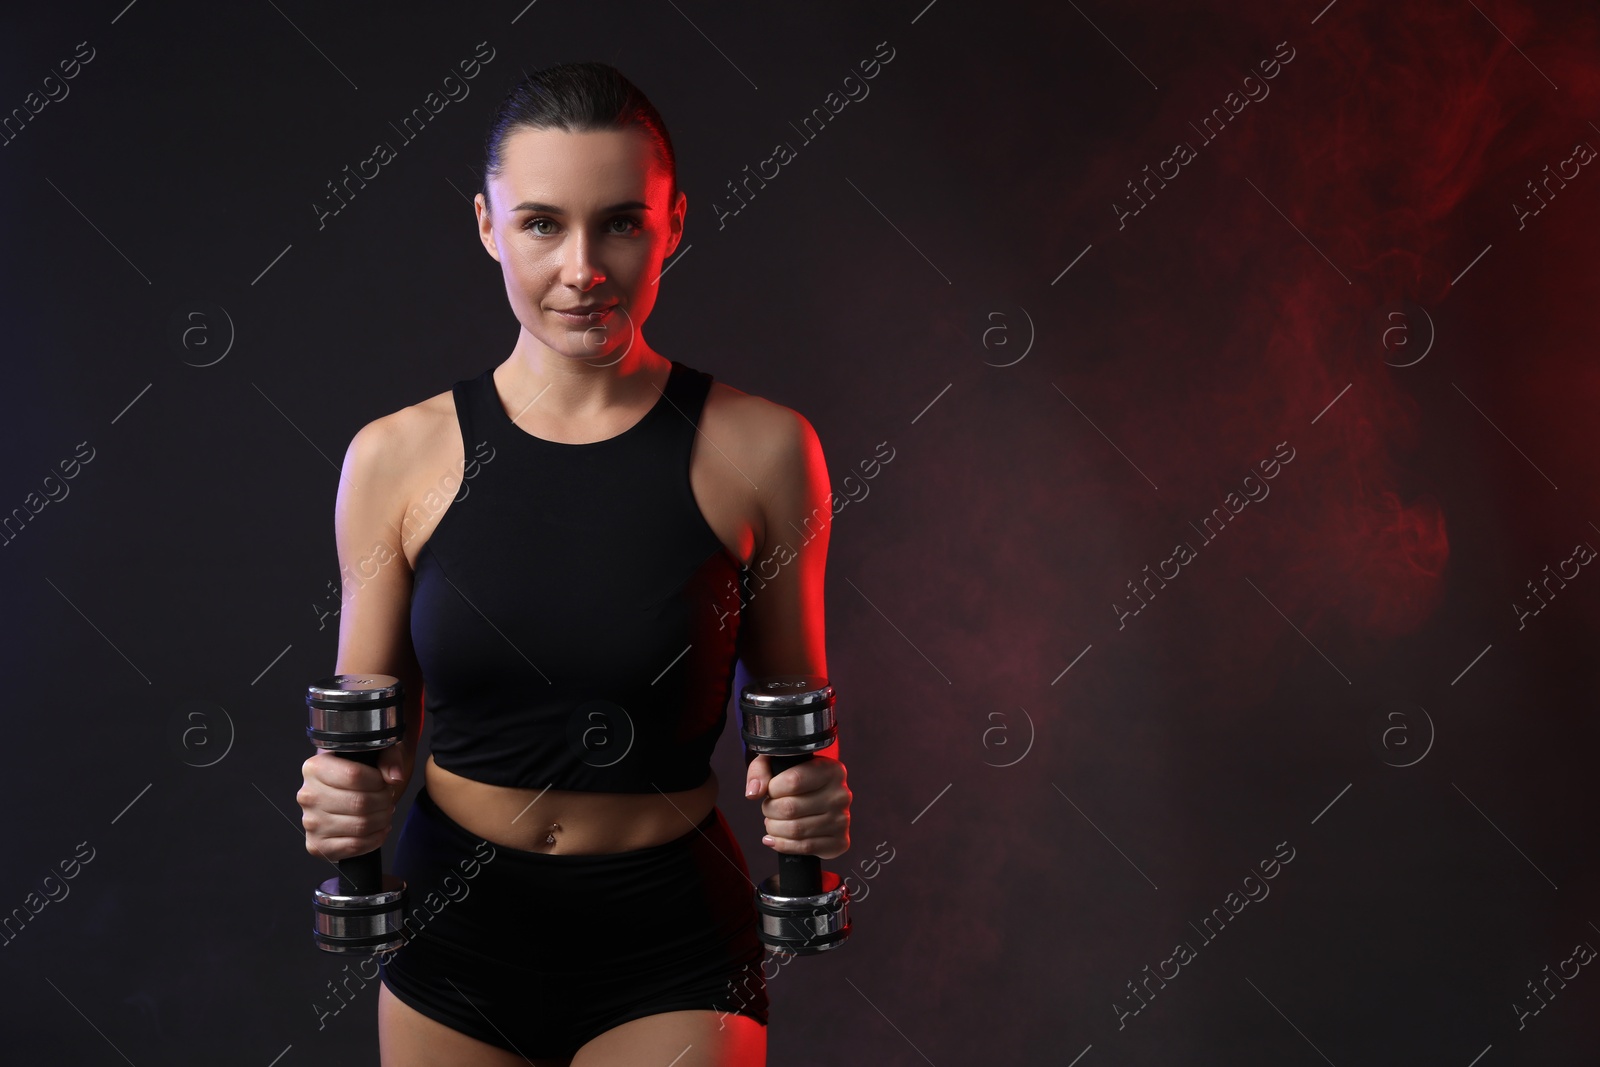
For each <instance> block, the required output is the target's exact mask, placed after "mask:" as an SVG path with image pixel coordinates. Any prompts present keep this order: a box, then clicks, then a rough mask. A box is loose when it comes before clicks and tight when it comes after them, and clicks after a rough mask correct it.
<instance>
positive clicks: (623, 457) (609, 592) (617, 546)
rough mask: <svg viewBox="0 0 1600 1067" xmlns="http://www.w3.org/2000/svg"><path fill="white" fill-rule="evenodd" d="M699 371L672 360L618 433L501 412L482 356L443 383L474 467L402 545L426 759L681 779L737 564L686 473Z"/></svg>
mask: <svg viewBox="0 0 1600 1067" xmlns="http://www.w3.org/2000/svg"><path fill="white" fill-rule="evenodd" d="M710 388H711V376H710V375H709V374H706V373H705V372H703V371H698V370H694V369H693V368H690V367H687V366H685V365H683V364H682V363H679V362H678V361H677V360H673V361H672V373H671V374H670V376H669V377H668V379H667V384H666V389H665V391H664V392H663V393H662V395H661V396H660V397H658V398H657V400H656V403H655V406H653V407H652V408H651V409H650V411H649V412H648V413H647V414H646V415H645V416H644V418H643V419H641V420H640V421H639V422H637V423H635V424H634V425H633V426H631V427H629V428H628V429H626V430H624V431H623V432H622V433H620V434H618V435H616V436H615V437H610V438H607V439H606V440H604V441H595V442H592V443H588V444H563V443H560V442H556V441H547V440H545V439H543V438H541V437H535V436H533V435H532V434H530V433H528V432H527V431H525V430H523V429H522V428H521V427H519V426H517V425H516V424H515V423H513V422H512V421H511V417H510V416H509V415H507V414H506V411H505V409H504V408H503V407H502V406H501V404H500V399H499V396H498V394H497V392H496V390H495V386H494V378H493V368H491V369H490V370H486V371H484V372H483V373H482V374H480V375H478V376H477V377H476V378H472V379H469V380H465V381H460V382H456V383H455V385H454V387H453V388H452V393H453V394H454V397H455V405H456V417H457V420H458V421H459V423H460V426H461V434H462V442H463V445H464V446H465V453H466V454H467V455H468V456H474V455H475V454H476V455H478V456H483V455H485V453H484V452H483V451H482V444H483V443H484V442H487V443H488V444H489V446H490V447H491V448H492V451H491V452H488V453H486V454H487V455H488V456H489V457H490V458H488V459H487V460H486V461H485V460H482V459H479V460H477V461H476V462H475V463H474V468H475V469H474V470H473V471H472V473H471V477H469V478H466V479H464V480H463V481H462V485H461V489H460V490H459V492H458V493H457V495H456V497H455V498H454V499H453V500H451V502H450V504H449V506H448V507H447V508H446V510H445V512H444V514H443V516H441V517H440V519H439V521H438V523H437V525H436V526H435V527H434V531H433V533H432V534H431V535H430V536H429V538H428V540H427V542H426V543H425V544H424V545H423V546H422V551H421V552H420V553H419V554H418V556H417V564H416V574H415V580H414V582H413V586H412V594H411V639H412V644H413V646H414V647H415V649H416V654H417V660H418V663H419V664H420V666H421V668H422V675H423V687H424V691H425V698H426V703H425V706H424V711H425V715H424V717H425V718H427V719H430V720H432V723H433V727H432V733H431V735H430V738H431V742H430V744H431V750H432V753H433V758H434V762H436V763H437V764H438V765H439V766H441V767H443V768H445V769H446V770H449V771H452V772H454V773H456V774H459V775H462V776H464V777H467V778H473V779H476V780H478V781H481V782H487V783H490V784H493V785H506V786H518V787H523V788H530V789H543V788H545V787H552V788H556V789H573V790H586V791H594V792H614V793H648V792H653V791H655V790H656V789H660V790H662V791H663V792H668V793H670V792H674V791H677V790H683V789H693V788H694V787H696V786H698V785H700V784H701V783H703V782H704V781H705V780H706V778H707V777H708V776H709V775H710V773H711V764H710V760H711V752H712V750H713V749H714V748H715V747H716V744H717V739H718V737H720V736H721V734H722V730H723V727H724V725H725V724H726V721H727V703H728V697H729V695H730V693H731V691H732V688H733V675H734V664H735V659H736V657H737V644H738V635H739V622H740V618H741V615H742V608H743V605H744V599H743V594H742V591H743V583H742V582H740V581H739V577H740V570H741V566H740V563H739V561H738V560H737V559H736V558H735V557H734V556H733V554H732V553H730V552H729V551H728V549H727V547H726V546H724V545H723V543H722V541H721V539H720V538H719V537H718V536H717V535H716V533H715V532H714V531H713V530H712V529H711V527H710V525H709V524H708V523H707V522H706V520H705V517H704V516H703V515H702V514H701V512H700V508H699V506H698V505H697V504H696V503H695V499H694V494H693V493H692V492H691V490H690V487H689V457H690V448H691V447H692V446H693V444H694V440H695V435H696V433H697V432H698V430H697V426H698V424H699V420H700V411H701V408H702V407H703V405H704V404H705V399H706V394H707V393H708V391H709V390H710Z"/></svg>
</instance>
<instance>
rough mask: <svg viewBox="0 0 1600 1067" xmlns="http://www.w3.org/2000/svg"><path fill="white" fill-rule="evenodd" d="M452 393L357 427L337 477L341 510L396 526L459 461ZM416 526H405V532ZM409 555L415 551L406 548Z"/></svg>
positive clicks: (364, 521)
mask: <svg viewBox="0 0 1600 1067" xmlns="http://www.w3.org/2000/svg"><path fill="white" fill-rule="evenodd" d="M464 458H465V457H464V452H463V448H462V442H461V434H460V432H459V430H458V429H457V422H456V410H455V398H454V397H453V396H452V395H451V393H450V391H449V390H445V391H444V392H441V393H436V394H434V395H433V396H430V397H428V398H427V399H425V400H422V401H419V402H418V403H415V404H409V405H407V406H406V407H403V408H401V409H399V410H398V411H393V412H390V413H389V414H387V415H382V416H379V417H378V418H376V419H373V420H372V421H371V422H369V423H367V424H366V425H364V426H362V427H361V429H359V430H358V431H356V433H355V436H354V437H352V438H351V440H350V447H349V449H348V450H347V451H346V453H345V461H344V471H343V473H342V475H341V478H340V493H339V495H340V508H341V510H359V511H360V512H361V514H362V517H363V518H362V519H361V520H358V521H359V522H361V524H362V525H373V528H374V530H375V529H376V526H375V525H374V524H377V523H382V524H384V525H385V526H386V527H387V528H389V529H390V530H398V529H401V528H402V527H403V526H404V524H403V523H402V521H401V519H402V517H403V516H405V515H406V514H407V513H408V512H410V511H411V510H412V505H413V504H415V503H416V502H417V501H418V500H419V499H420V498H421V497H422V496H423V495H424V494H425V493H426V492H427V491H428V489H429V488H430V487H431V486H433V485H434V483H438V482H442V481H447V480H448V477H449V472H450V471H451V470H457V471H459V469H460V468H461V466H462V463H463V461H464ZM415 532H416V531H412V530H410V529H407V533H408V538H407V540H409V539H410V538H409V535H411V534H414V533H415ZM406 557H407V559H408V561H411V562H414V561H415V556H414V555H413V554H412V553H411V552H410V551H406Z"/></svg>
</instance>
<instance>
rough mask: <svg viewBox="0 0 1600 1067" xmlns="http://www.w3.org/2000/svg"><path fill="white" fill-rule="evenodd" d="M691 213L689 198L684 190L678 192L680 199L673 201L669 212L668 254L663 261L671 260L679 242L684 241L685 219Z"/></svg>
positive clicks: (663, 257)
mask: <svg viewBox="0 0 1600 1067" xmlns="http://www.w3.org/2000/svg"><path fill="white" fill-rule="evenodd" d="M688 211H689V197H688V196H687V195H686V194H685V193H684V191H683V190H682V189H679V190H678V197H677V199H676V200H674V201H673V203H672V207H671V209H670V210H669V211H668V212H667V226H668V228H669V229H668V237H667V254H666V255H664V256H662V257H661V258H662V259H671V258H672V253H674V252H676V251H677V250H678V242H680V241H682V240H683V217H684V215H685V214H687V213H688Z"/></svg>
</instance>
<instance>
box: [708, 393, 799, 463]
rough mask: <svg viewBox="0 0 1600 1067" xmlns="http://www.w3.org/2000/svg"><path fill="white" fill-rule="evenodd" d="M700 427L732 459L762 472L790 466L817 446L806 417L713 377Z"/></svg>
mask: <svg viewBox="0 0 1600 1067" xmlns="http://www.w3.org/2000/svg"><path fill="white" fill-rule="evenodd" d="M700 428H701V430H702V431H704V433H705V434H706V436H707V437H709V438H711V440H713V441H714V442H716V444H717V445H718V446H719V447H720V448H722V449H723V450H725V451H726V452H727V453H728V457H729V459H730V460H732V461H733V462H735V463H739V464H740V465H741V467H742V466H744V463H742V462H741V460H742V461H745V462H748V463H749V464H751V465H754V466H755V467H757V468H758V469H760V470H762V471H764V472H769V473H770V472H772V471H774V470H775V469H777V468H782V467H787V466H793V465H794V464H795V463H797V462H801V461H803V460H804V459H805V455H806V453H807V452H809V451H810V450H812V449H814V448H817V447H818V445H817V439H816V431H815V430H814V429H813V428H812V426H811V423H810V421H809V420H807V419H806V417H805V416H804V415H802V414H800V413H799V412H798V411H796V410H794V409H793V408H790V407H785V406H784V405H783V404H779V403H775V402H773V401H771V400H768V399H767V398H765V397H762V396H757V395H755V394H754V393H746V392H744V391H742V390H740V389H735V388H734V387H733V386H731V385H727V384H726V383H724V382H720V381H713V382H712V383H711V392H710V393H709V394H707V396H706V404H705V409H704V410H703V412H702V413H701V416H700Z"/></svg>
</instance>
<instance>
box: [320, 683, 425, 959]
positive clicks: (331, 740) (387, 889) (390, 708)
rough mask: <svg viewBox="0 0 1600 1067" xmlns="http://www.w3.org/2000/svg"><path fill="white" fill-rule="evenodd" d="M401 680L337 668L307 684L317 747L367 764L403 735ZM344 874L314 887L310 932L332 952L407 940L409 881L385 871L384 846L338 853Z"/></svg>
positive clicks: (377, 948) (367, 951)
mask: <svg viewBox="0 0 1600 1067" xmlns="http://www.w3.org/2000/svg"><path fill="white" fill-rule="evenodd" d="M402 695H403V690H402V687H401V684H400V679H398V678H396V677H394V676H393V675H388V674H336V675H333V676H332V677H330V678H324V679H322V680H321V681H318V682H313V683H312V684H311V685H310V686H309V687H308V688H307V689H306V710H307V711H308V712H309V713H310V719H311V722H310V725H308V726H307V727H306V737H308V738H310V740H311V743H312V744H313V745H316V746H317V747H318V748H321V749H326V750H327V751H329V752H332V753H334V754H335V755H338V756H341V757H343V758H344V759H351V760H356V761H357V762H359V763H365V764H366V765H367V766H369V767H376V766H377V765H378V754H379V753H380V752H381V751H382V750H383V749H386V748H388V747H389V746H391V745H398V744H400V742H401V740H402V738H403V736H404V734H405V711H404V708H403V706H402V704H401V699H402ZM335 866H337V867H338V868H339V873H338V874H336V875H334V876H333V877H331V878H329V879H328V880H327V881H325V882H323V883H322V884H321V885H319V886H318V887H317V889H316V892H315V893H314V894H313V909H314V912H315V925H314V926H313V928H312V936H313V937H314V938H315V940H316V943H317V947H318V948H321V949H323V950H324V951H327V952H342V953H350V954H359V955H375V954H377V953H380V952H387V951H390V950H392V949H397V948H400V947H401V946H402V945H404V944H405V928H404V923H405V920H406V916H407V908H408V900H407V897H406V884H405V882H404V881H403V880H401V879H399V878H397V877H395V876H394V875H392V874H385V873H383V851H382V849H378V848H375V849H373V850H372V851H371V852H368V853H365V854H363V855H360V856H351V857H350V858H349V859H343V860H339V861H338V862H337V863H336V864H335Z"/></svg>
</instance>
